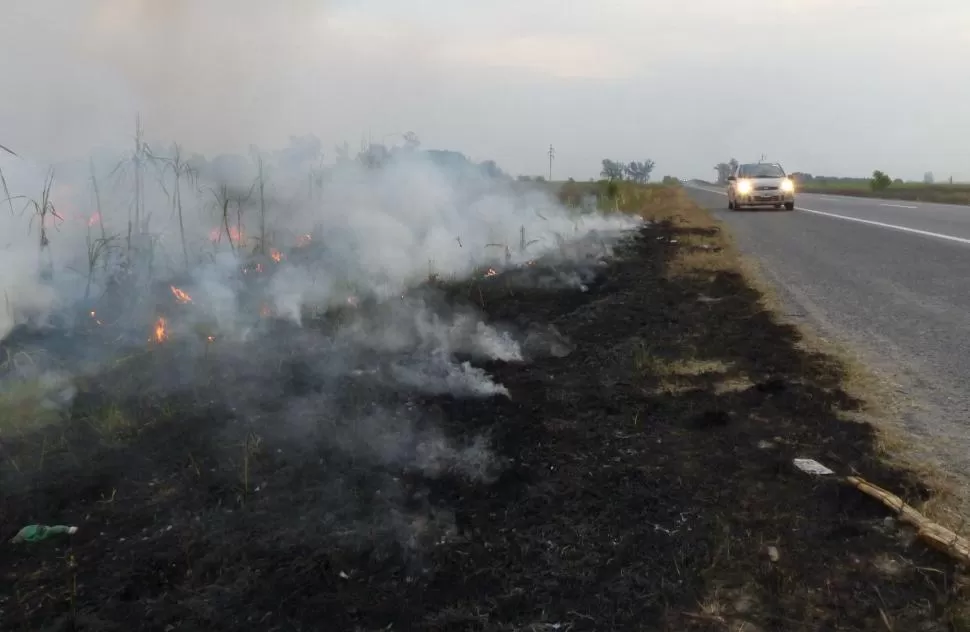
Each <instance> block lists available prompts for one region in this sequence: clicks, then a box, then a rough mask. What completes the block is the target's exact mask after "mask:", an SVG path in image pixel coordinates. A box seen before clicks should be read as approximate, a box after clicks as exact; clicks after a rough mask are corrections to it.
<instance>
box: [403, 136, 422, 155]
mask: <svg viewBox="0 0 970 632" xmlns="http://www.w3.org/2000/svg"><path fill="white" fill-rule="evenodd" d="M403 136H404V149H406V150H408V151H417V149H418V147H420V146H421V139H419V138H418V135H417V134H415V133H414V132H405V133H404V134H403Z"/></svg>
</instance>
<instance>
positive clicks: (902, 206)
mask: <svg viewBox="0 0 970 632" xmlns="http://www.w3.org/2000/svg"><path fill="white" fill-rule="evenodd" d="M879 206H891V207H893V208H919V207H918V206H906V205H905V204H880V205H879Z"/></svg>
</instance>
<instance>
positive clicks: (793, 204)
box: [785, 202, 795, 211]
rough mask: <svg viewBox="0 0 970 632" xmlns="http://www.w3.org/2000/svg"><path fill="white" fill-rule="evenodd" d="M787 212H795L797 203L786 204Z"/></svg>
mask: <svg viewBox="0 0 970 632" xmlns="http://www.w3.org/2000/svg"><path fill="white" fill-rule="evenodd" d="M785 210H786V211H794V210H795V203H794V202H785Z"/></svg>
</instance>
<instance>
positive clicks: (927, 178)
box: [923, 171, 934, 184]
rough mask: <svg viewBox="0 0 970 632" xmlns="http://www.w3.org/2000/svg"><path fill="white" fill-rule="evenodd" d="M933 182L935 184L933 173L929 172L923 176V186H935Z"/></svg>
mask: <svg viewBox="0 0 970 632" xmlns="http://www.w3.org/2000/svg"><path fill="white" fill-rule="evenodd" d="M933 182H934V178H933V172H932V171H927V172H926V173H924V174H923V184H933Z"/></svg>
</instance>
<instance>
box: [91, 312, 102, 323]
mask: <svg viewBox="0 0 970 632" xmlns="http://www.w3.org/2000/svg"><path fill="white" fill-rule="evenodd" d="M91 318H92V319H93V320H94V322H96V323H97V324H99V325H100V324H101V321H100V320H98V315H97V313H95V312H94V311H92V312H91Z"/></svg>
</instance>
